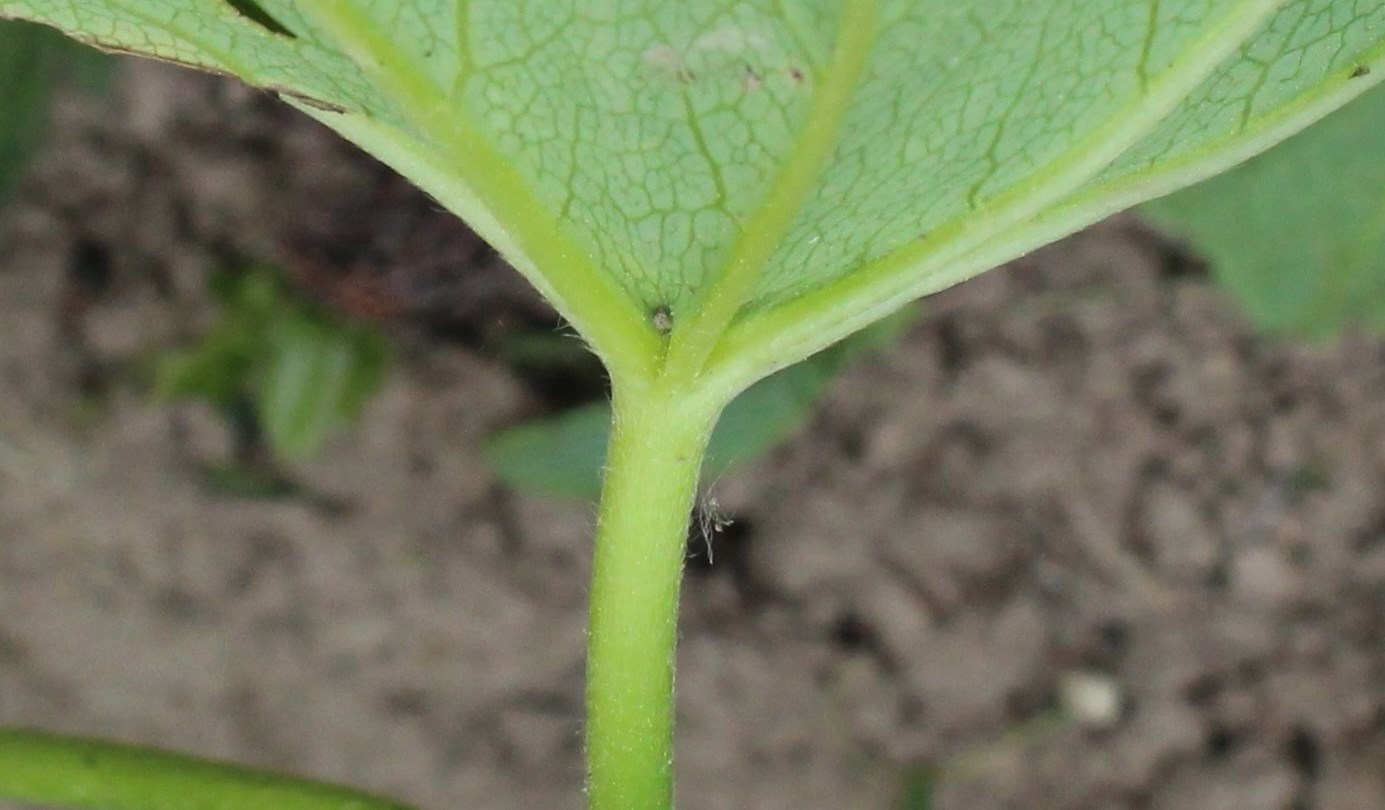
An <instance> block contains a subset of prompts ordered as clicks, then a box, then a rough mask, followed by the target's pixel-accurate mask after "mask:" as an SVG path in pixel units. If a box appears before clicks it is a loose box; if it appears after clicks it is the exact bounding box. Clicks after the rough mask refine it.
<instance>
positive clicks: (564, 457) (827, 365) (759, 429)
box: [485, 310, 914, 500]
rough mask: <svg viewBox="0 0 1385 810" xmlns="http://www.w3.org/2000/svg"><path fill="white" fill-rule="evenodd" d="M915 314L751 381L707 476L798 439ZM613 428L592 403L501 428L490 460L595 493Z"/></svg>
mask: <svg viewBox="0 0 1385 810" xmlns="http://www.w3.org/2000/svg"><path fill="white" fill-rule="evenodd" d="M913 319H914V313H913V312H912V311H909V310H905V311H903V312H901V313H899V314H897V315H895V316H893V317H890V318H887V319H886V320H884V321H881V322H880V323H877V324H875V325H874V326H872V327H870V328H868V329H866V330H864V331H862V332H860V333H858V334H856V335H853V336H852V337H851V338H849V339H848V340H846V341H843V342H842V343H840V344H838V345H836V346H834V347H833V348H832V349H831V350H829V351H826V352H822V353H821V354H818V355H817V356H815V357H812V358H810V359H809V360H807V361H805V362H803V363H799V364H797V365H795V366H793V367H791V368H787V369H784V370H783V371H780V372H779V373H777V374H774V375H772V376H770V377H769V378H767V379H764V380H761V381H760V382H758V383H756V384H755V385H753V386H751V388H750V390H748V391H746V392H745V393H743V394H741V395H740V396H739V397H737V398H736V399H735V401H733V402H732V403H731V404H730V405H729V406H727V408H726V411H725V412H724V413H723V414H722V416H721V420H720V421H718V422H717V426H716V429H715V430H714V431H713V433H712V438H711V441H710V442H709V444H708V447H707V457H706V460H705V461H704V462H703V466H702V475H703V477H704V478H705V479H707V480H709V481H715V480H716V479H717V478H719V477H721V476H722V475H724V474H726V473H727V472H729V471H730V470H732V469H734V468H736V467H738V466H740V465H741V464H745V463H748V462H750V461H753V460H755V459H756V458H759V457H760V456H762V455H764V454H765V453H767V452H769V451H770V450H772V449H774V447H776V446H777V445H779V444H780V443H782V442H784V441H786V440H788V439H790V438H792V437H793V436H794V435H795V434H797V433H798V432H799V431H800V430H802V429H803V427H804V426H805V425H806V424H807V423H808V420H809V419H810V418H811V417H812V415H813V412H814V411H815V410H816V408H817V405H818V402H819V401H820V400H821V399H822V395H823V393H824V392H825V390H826V388H827V384H828V383H829V382H831V381H832V378H833V377H834V376H835V375H836V374H837V372H838V371H839V370H840V369H841V368H842V366H843V365H845V364H846V363H848V362H849V361H851V360H852V359H854V358H856V357H858V356H860V355H862V354H866V353H869V352H873V351H877V350H880V349H884V348H887V347H889V346H891V345H893V344H894V343H895V342H896V340H897V339H898V338H899V337H900V335H901V334H902V333H903V331H904V329H905V328H906V327H907V326H908V325H909V324H910V323H911V322H912V321H913ZM610 429H611V406H610V404H609V403H606V402H601V403H596V404H593V405H587V406H584V407H581V408H575V409H573V410H570V411H566V412H564V413H560V414H558V415H557V416H554V417H551V418H548V419H542V420H539V421H536V422H530V423H528V424H524V425H520V426H518V427H513V428H509V429H508V430H503V431H501V432H499V433H497V434H495V435H494V436H492V437H491V438H490V440H489V441H488V442H487V443H486V448H485V455H486V460H487V461H488V462H489V463H490V465H491V467H492V468H494V470H495V471H496V474H497V476H499V478H500V480H501V481H504V482H505V483H506V484H508V485H510V486H512V487H515V488H517V489H523V490H528V491H531V492H534V493H537V494H539V495H545V496H548V497H554V498H572V499H577V500H596V499H597V498H598V497H600V495H601V470H602V468H603V467H604V466H605V463H606V443H607V435H608V434H609V433H610Z"/></svg>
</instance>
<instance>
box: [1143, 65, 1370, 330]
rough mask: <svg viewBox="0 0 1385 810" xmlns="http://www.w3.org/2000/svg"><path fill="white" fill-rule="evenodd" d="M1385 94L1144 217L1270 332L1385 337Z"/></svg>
mask: <svg viewBox="0 0 1385 810" xmlns="http://www.w3.org/2000/svg"><path fill="white" fill-rule="evenodd" d="M1382 133H1385V88H1376V89H1374V90H1371V91H1370V92H1368V93H1366V94H1365V95H1364V96H1362V97H1361V98H1359V99H1357V100H1356V101H1354V102H1352V103H1351V104H1349V105H1347V106H1346V107H1345V108H1344V109H1342V110H1339V111H1338V112H1335V113H1333V114H1332V115H1331V116H1329V117H1328V118H1327V119H1325V120H1324V121H1322V122H1320V123H1318V124H1316V125H1314V126H1313V127H1311V128H1309V129H1307V130H1305V131H1304V132H1302V133H1300V134H1298V135H1296V136H1294V137H1293V138H1290V139H1289V140H1288V141H1285V142H1284V143H1282V144H1280V145H1279V146H1277V147H1275V148H1274V149H1271V150H1270V151H1268V152H1266V153H1264V154H1262V155H1260V156H1258V157H1256V158H1253V159H1251V160H1250V161H1248V162H1247V163H1246V164H1244V165H1243V166H1240V167H1238V168H1236V169H1234V170H1233V171H1231V172H1228V173H1226V174H1224V175H1221V176H1219V177H1215V178H1213V179H1211V180H1208V181H1206V182H1204V183H1201V184H1199V185H1196V186H1193V187H1192V188H1189V189H1186V190H1184V191H1181V192H1178V193H1177V194H1174V195H1172V196H1170V197H1166V198H1164V199H1161V200H1156V201H1154V202H1152V203H1149V204H1147V205H1146V206H1145V207H1144V209H1143V210H1144V212H1145V213H1146V214H1147V215H1148V216H1150V217H1151V218H1152V219H1153V220H1154V221H1155V222H1156V223H1158V224H1160V225H1161V226H1164V227H1165V228H1167V229H1168V230H1170V231H1171V232H1173V233H1175V234H1177V235H1180V236H1182V237H1184V238H1187V239H1188V240H1189V241H1190V242H1191V244H1192V245H1193V247H1194V248H1195V249H1196V250H1197V251H1199V252H1200V253H1201V254H1202V255H1204V256H1205V257H1206V258H1207V259H1208V260H1209V261H1210V262H1211V266H1212V270H1213V272H1214V274H1215V276H1216V278H1217V279H1218V280H1219V281H1220V282H1221V283H1222V284H1223V285H1224V286H1225V287H1226V288H1227V289H1228V290H1230V291H1231V293H1232V294H1233V295H1234V296H1235V297H1236V298H1237V300H1238V301H1239V302H1240V303H1241V304H1242V305H1243V306H1244V307H1245V309H1246V312H1247V314H1248V315H1249V317H1250V319H1251V320H1252V322H1254V323H1255V325H1256V326H1257V327H1259V328H1261V329H1263V330H1266V331H1268V332H1272V333H1288V334H1296V335H1306V336H1314V337H1327V336H1332V335H1334V334H1337V333H1339V332H1340V331H1342V330H1343V329H1345V328H1348V327H1350V326H1365V327H1369V328H1372V329H1376V330H1381V329H1385V134H1382Z"/></svg>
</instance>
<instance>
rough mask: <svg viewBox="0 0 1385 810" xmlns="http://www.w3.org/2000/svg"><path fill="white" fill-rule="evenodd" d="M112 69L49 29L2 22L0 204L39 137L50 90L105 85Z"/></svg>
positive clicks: (96, 55) (95, 53)
mask: <svg viewBox="0 0 1385 810" xmlns="http://www.w3.org/2000/svg"><path fill="white" fill-rule="evenodd" d="M112 65H113V61H112V60H111V59H110V58H109V57H107V56H105V55H103V54H101V53H99V52H98V51H96V50H94V49H92V48H88V47H86V46H83V45H78V44H77V43H75V42H73V41H72V40H70V39H68V38H66V37H64V36H62V35H61V34H59V33H58V32H56V31H54V30H53V29H51V28H47V27H45V26H41V25H35V24H33V23H26V22H13V21H0V201H3V200H4V198H5V196H6V195H7V194H8V193H9V192H10V191H11V190H12V189H13V187H14V184H15V182H16V181H17V180H18V179H19V177H20V175H21V173H22V172H23V171H24V166H25V164H26V163H27V161H28V158H29V156H30V154H31V153H32V152H33V149H34V147H35V146H36V145H37V144H38V143H39V140H40V138H41V137H42V135H43V131H44V129H45V128H46V126H47V124H48V117H49V116H48V112H49V107H50V105H51V103H52V99H53V92H54V90H55V89H57V88H58V87H59V86H60V85H61V84H62V83H63V82H64V81H73V82H76V83H77V84H79V85H81V86H84V87H87V88H91V89H99V88H101V87H104V86H105V84H106V82H107V79H108V78H109V76H110V74H111V68H112Z"/></svg>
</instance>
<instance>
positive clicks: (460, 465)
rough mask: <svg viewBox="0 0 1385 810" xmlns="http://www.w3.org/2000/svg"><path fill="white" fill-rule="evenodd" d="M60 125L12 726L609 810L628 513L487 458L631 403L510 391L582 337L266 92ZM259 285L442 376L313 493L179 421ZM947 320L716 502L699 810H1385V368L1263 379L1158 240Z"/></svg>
mask: <svg viewBox="0 0 1385 810" xmlns="http://www.w3.org/2000/svg"><path fill="white" fill-rule="evenodd" d="M58 123H59V126H58V127H57V128H56V130H55V132H54V134H53V136H52V137H51V138H50V141H49V143H48V144H47V147H46V149H45V151H44V153H43V154H42V155H41V156H40V157H39V159H38V162H37V163H36V165H35V166H34V170H33V172H32V175H31V177H30V178H29V180H28V181H27V183H26V185H25V187H24V188H23V189H22V191H21V193H20V195H19V196H18V198H17V199H15V200H14V201H13V203H12V204H11V205H9V206H8V207H7V208H6V209H5V210H4V212H3V215H0V724H5V725H26V726H36V727H41V728H45V729H52V730H60V731H64V732H74V733H81V734H91V735H99V736H106V737H114V738H119V739H123V740H129V741H137V742H143V743H150V744H157V745H160V746H166V747H171V748H176V749H181V750H186V751H191V752H196V753H199V754H205V755H210V756H215V757H222V758H229V759H233V760H237V761H241V762H245V763H250V764H254V765H261V766H270V767H273V768H277V769H283V770H289V771H293V772H297V773H302V774H309V775H313V776H317V777H322V778H327V779H334V780H342V781H346V782H349V783H351V784H354V785H358V786H361V787H365V788H369V789H372V790H376V791H381V792H385V793H389V794H393V795H395V796H398V797H399V798H401V799H405V800H409V801H412V802H416V803H417V804H418V805H419V806H420V807H421V808H427V809H429V810H443V808H473V807H474V808H482V807H484V808H516V809H518V808H576V807H579V806H580V804H581V799H580V796H581V794H580V786H581V750H580V717H581V698H582V657H583V650H582V644H583V623H584V610H585V579H586V576H587V568H588V564H589V563H588V559H589V548H588V542H589V541H588V537H589V533H590V529H591V523H592V511H591V508H590V507H589V506H586V505H581V504H570V503H552V502H546V501H543V500H539V499H537V498H534V497H530V496H526V495H524V494H521V493H516V492H512V491H508V490H506V489H505V488H503V487H502V486H500V485H499V484H497V483H496V481H495V480H494V478H493V476H492V475H491V474H490V473H489V472H488V470H487V468H486V466H485V465H484V464H483V463H482V461H481V459H480V456H479V452H478V447H479V444H480V442H481V440H482V439H483V438H484V437H485V436H486V435H487V434H489V433H490V432H491V431H493V430H495V429H497V428H500V427H503V426H506V425H510V424H514V423H517V422H519V421H522V420H524V419H527V418H530V417H532V416H533V415H535V414H538V413H542V412H544V411H545V410H550V409H552V408H554V407H557V405H559V404H562V401H563V400H564V399H580V398H582V397H589V396H592V395H594V394H599V386H600V382H599V378H594V377H593V378H584V379H586V382H585V383H584V382H582V381H581V380H578V379H576V378H574V379H569V380H558V381H554V380H552V379H549V380H544V379H535V378H534V376H533V375H532V374H529V375H526V374H522V373H518V372H516V371H515V370H514V369H513V367H512V366H511V365H509V364H507V363H505V362H502V360H501V359H500V358H499V356H498V353H497V352H496V351H494V348H495V346H496V345H497V343H498V342H499V340H500V338H498V337H497V335H503V334H504V333H505V330H508V329H515V328H519V327H521V326H532V325H534V324H539V325H544V324H547V328H553V326H554V324H553V323H552V316H551V315H550V314H549V313H547V311H546V310H545V309H544V307H543V306H542V304H541V303H539V302H537V301H535V300H534V299H533V297H532V296H531V295H530V294H529V293H528V292H527V291H526V290H525V288H523V287H522V285H519V284H518V283H517V282H516V279H515V277H514V275H513V274H512V273H511V272H510V271H508V270H507V269H506V268H504V267H503V266H501V264H500V262H499V261H498V260H496V259H495V257H494V256H493V255H491V254H490V253H489V252H488V251H486V250H485V248H484V246H481V245H479V244H477V243H476V241H475V239H474V238H473V237H471V236H470V235H469V234H468V233H467V232H466V231H465V230H464V229H461V228H459V227H458V226H456V225H455V224H454V223H453V222H452V221H451V220H450V218H448V217H447V216H445V215H443V214H441V213H439V212H437V211H436V210H435V209H434V208H433V207H432V206H431V205H429V204H428V202H427V201H426V200H425V199H423V198H422V197H421V196H419V195H416V194H413V193H412V192H409V191H408V190H406V189H404V188H403V187H402V185H401V184H399V183H398V182H395V181H393V180H391V179H390V178H389V177H388V176H387V175H386V174H385V173H383V172H382V171H381V170H379V169H378V168H377V167H374V166H373V165H372V164H371V163H370V162H369V161H367V160H365V159H363V158H361V157H360V156H358V155H355V154H354V153H353V152H352V151H351V150H350V149H348V148H346V147H344V146H341V145H339V144H337V143H336V142H335V140H334V139H333V138H332V137H331V136H330V135H328V134H326V133H324V132H323V131H322V130H320V129H319V128H318V127H316V126H315V125H313V124H310V123H307V122H306V121H304V120H302V119H300V118H299V117H298V116H297V115H296V114H294V113H292V112H291V111H288V110H286V109H284V108H282V107H280V106H279V105H278V104H277V103H276V102H274V101H272V100H270V99H267V98H264V97H262V96H259V95H257V94H254V93H251V92H249V91H246V90H244V89H242V88H239V87H237V86H236V85H234V84H230V83H227V82H224V81H220V80H215V79H209V78H205V77H196V76H192V75H189V74H185V73H182V72H179V71H176V70H173V69H169V68H164V67H159V66H153V65H138V66H134V67H132V68H130V69H129V70H128V72H127V74H126V76H125V78H124V79H123V80H122V82H121V83H120V84H119V86H118V88H117V89H116V91H115V92H114V94H113V95H112V96H110V97H109V98H107V99H105V100H104V101H101V102H82V101H76V100H73V101H70V102H68V103H66V104H65V105H64V106H63V107H62V109H61V110H60V111H59V115H58ZM368 206H373V207H368ZM367 212H369V213H367ZM367 234H369V235H367ZM353 240H354V241H353ZM244 257H255V258H278V259H281V260H283V261H285V262H286V263H287V264H288V265H289V267H290V268H291V269H292V270H293V272H294V273H295V275H296V276H297V277H298V278H299V280H300V281H301V282H302V283H303V285H304V286H305V287H306V288H307V289H309V290H312V291H313V292H314V294H316V295H318V296H319V297H322V298H325V299H327V300H330V301H332V302H334V303H335V304H336V305H337V306H339V307H340V308H342V309H345V310H348V311H353V312H356V313H357V314H363V315H370V316H374V317H377V318H383V319H385V321H386V323H387V327H386V328H387V329H388V330H389V331H390V333H391V335H392V336H393V339H394V341H395V344H396V345H397V347H398V349H397V354H398V360H397V362H395V363H394V365H393V367H392V370H391V372H390V374H389V377H388V379H387V381H386V383H385V385H384V388H383V390H382V392H381V394H380V395H379V396H378V397H376V398H375V399H374V400H373V401H372V402H371V404H370V405H369V406H368V408H367V411H366V413H365V415H364V418H363V421H362V423H361V424H360V426H359V427H358V428H356V429H354V430H352V431H350V432H347V433H344V434H342V435H340V436H339V437H338V438H337V439H336V440H334V441H333V442H332V443H331V445H330V446H329V448H328V449H327V451H326V452H325V453H323V454H322V456H321V457H319V458H317V459H315V460H314V461H312V462H310V463H307V464H303V465H300V466H298V467H296V468H295V469H294V471H293V472H294V476H295V478H296V480H297V481H298V482H299V483H300V485H301V488H302V489H301V492H302V494H300V495H299V496H298V497H294V498H287V499H279V500H250V499H243V498H235V497H231V496H228V495H226V494H218V493H217V492H216V491H214V490H212V489H210V488H209V487H208V486H207V484H206V481H205V479H204V476H203V475H202V474H201V470H202V469H203V468H204V466H205V465H206V464H207V463H209V461H212V460H215V459H217V458H220V457H223V456H224V455H225V454H226V453H227V447H228V445H229V444H230V442H231V441H232V439H231V436H230V435H229V432H228V429H227V428H226V426H225V425H223V424H222V423H221V422H220V421H219V420H218V419H217V418H216V417H215V415H214V414H213V413H211V412H210V411H209V410H207V409H205V408H202V407H200V406H197V405H170V404H166V403H161V402H158V401H156V400H155V399H154V398H153V397H152V396H151V394H150V392H149V384H148V377H149V373H148V369H149V365H150V363H151V361H152V359H153V358H156V357H158V356H159V354H160V353H161V352H163V351H166V350H167V349H168V348H169V347H171V346H176V345H179V344H180V343H181V342H183V341H185V340H186V339H188V338H189V337H190V336H192V335H195V334H196V333H197V330H198V328H199V327H200V326H202V325H205V324H206V323H207V322H208V320H209V318H210V317H211V314H212V311H213V308H212V304H211V302H210V299H209V297H208V294H207V292H206V283H207V277H208V273H209V271H210V270H212V269H215V268H217V267H219V266H224V265H226V264H227V263H230V262H235V261H236V260H238V259H241V258H244ZM922 309H923V314H922V316H921V318H920V320H919V322H918V325H917V326H916V327H915V328H914V329H913V330H912V331H911V332H910V334H909V336H908V337H907V339H906V340H905V341H904V342H903V343H902V344H901V345H899V346H897V347H895V348H894V349H893V350H891V351H889V352H888V353H886V354H884V355H881V356H877V357H874V358H870V359H867V360H864V361H860V362H858V363H857V364H856V365H854V366H853V367H852V368H851V370H850V371H849V372H847V373H846V374H844V375H843V376H842V377H841V378H840V379H838V380H837V381H836V383H835V384H834V385H833V387H832V389H831V393H830V396H829V397H828V401H827V402H826V403H825V406H824V407H823V408H822V409H821V411H820V413H819V414H818V416H817V417H816V418H815V420H814V421H813V423H812V425H811V428H810V429H809V430H808V431H806V432H805V433H804V435H802V436H801V437H799V438H798V439H797V440H795V441H793V442H792V443H790V444H789V445H787V446H785V447H783V448H781V449H779V450H778V451H776V452H775V453H774V454H772V456H770V457H768V458H766V459H764V460H762V461H760V462H758V463H757V464H755V465H754V466H753V468H750V469H744V470H741V471H740V472H738V473H735V474H732V475H728V476H726V477H725V478H723V479H722V480H720V481H718V482H716V484H715V490H716V491H715V496H716V498H717V501H718V503H719V505H720V508H721V509H722V510H723V511H726V512H728V513H730V514H731V515H732V516H733V517H734V519H735V524H734V525H733V526H732V527H731V528H730V530H728V531H727V532H726V533H725V534H724V535H723V536H721V537H719V538H718V540H717V542H718V543H719V545H718V548H717V553H716V555H715V564H714V565H710V566H709V565H707V564H706V562H705V560H703V559H701V557H700V556H699V557H697V558H695V559H692V560H691V562H690V572H689V576H688V580H687V583H686V589H685V599H684V616H683V623H682V628H683V630H682V633H683V635H682V646H681V648H680V654H679V662H680V670H679V674H678V683H679V688H680V691H679V727H678V745H679V749H678V762H677V767H678V778H679V806H680V807H681V808H683V809H684V810H720V809H721V808H764V809H765V810H775V809H776V808H785V809H786V810H787V808H895V807H902V806H903V804H902V802H903V801H904V800H903V798H902V797H903V795H904V793H905V791H906V786H907V783H908V782H909V781H910V779H911V776H910V775H911V774H916V773H918V772H919V771H920V770H921V769H924V768H928V769H934V770H936V771H937V773H938V774H939V777H938V783H937V796H936V807H937V808H940V809H941V810H1002V808H1005V809H1007V810H1008V809H1009V808H1016V809H1018V808H1054V809H1055V810H1066V809H1068V808H1071V809H1073V810H1077V809H1078V808H1081V809H1082V810H1116V809H1117V808H1120V809H1122V810H1125V809H1127V808H1128V809H1129V810H1136V809H1137V808H1138V809H1139V810H1187V809H1188V808H1205V809H1206V810H1240V809H1241V808H1254V809H1255V810H1357V809H1359V808H1377V807H1385V498H1383V497H1382V496H1381V493H1382V492H1385V488H1383V485H1385V343H1381V342H1379V341H1374V340H1368V339H1365V338H1362V337H1351V338H1347V339H1344V340H1341V341H1340V342H1337V343H1334V344H1331V345H1320V346H1311V347H1306V346H1301V345H1293V344H1288V343H1276V342H1272V341H1269V340H1265V339H1261V338H1258V337H1256V336H1254V335H1253V334H1252V332H1251V331H1250V330H1249V329H1248V327H1247V326H1246V325H1245V324H1244V323H1243V322H1242V321H1241V319H1240V318H1239V316H1238V315H1237V313H1236V311H1235V309H1234V307H1233V306H1231V305H1230V304H1229V302H1228V301H1226V300H1225V299H1224V297H1223V296H1222V295H1221V294H1219V293H1218V292H1217V291H1216V290H1215V289H1214V288H1213V287H1211V286H1210V285H1209V283H1208V281H1207V278H1206V272H1205V268H1204V267H1202V266H1200V265H1199V263H1198V262H1197V261H1195V260H1194V259H1192V258H1191V257H1189V256H1187V255H1185V254H1184V253H1183V252H1182V251H1181V250H1180V248H1179V247H1178V246H1177V245H1174V244H1171V243H1170V242H1168V241H1166V240H1164V239H1162V238H1160V237H1158V236H1157V235H1156V234H1153V233H1151V232H1150V231H1148V230H1146V229H1145V228H1144V227H1142V226H1141V225H1140V224H1139V223H1138V222H1137V221H1135V220H1134V219H1133V218H1130V217H1120V218H1117V219H1115V220H1112V221H1110V222H1107V223H1104V224H1102V225H1100V226H1097V227H1095V228H1093V229H1091V230H1089V231H1087V232H1085V233H1083V234H1079V235H1077V236H1075V237H1073V238H1071V239H1069V240H1067V241H1066V242H1064V243H1062V244H1059V245H1056V246H1054V247H1051V248H1048V249H1046V250H1043V251H1040V252H1038V253H1037V254H1035V255H1033V256H1031V257H1028V258H1026V259H1023V260H1021V261H1018V262H1016V263H1014V264H1013V265H1011V266H1009V267H1007V268H1004V269H1002V270H998V271H996V272H993V273H990V274H987V275H985V276H982V277H980V278H978V279H976V280H974V281H972V282H969V283H967V284H964V285H962V286H960V287H958V288H955V289H953V290H951V291H949V292H947V293H945V294H942V295H940V296H937V297H936V298H934V299H931V300H930V301H928V302H927V303H926V304H925V305H924V306H923V308H922ZM584 385H585V386H586V388H585V389H584V388H583V386H584ZM690 548H691V549H694V550H696V549H697V548H698V545H697V544H693V545H691V546H690Z"/></svg>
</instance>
